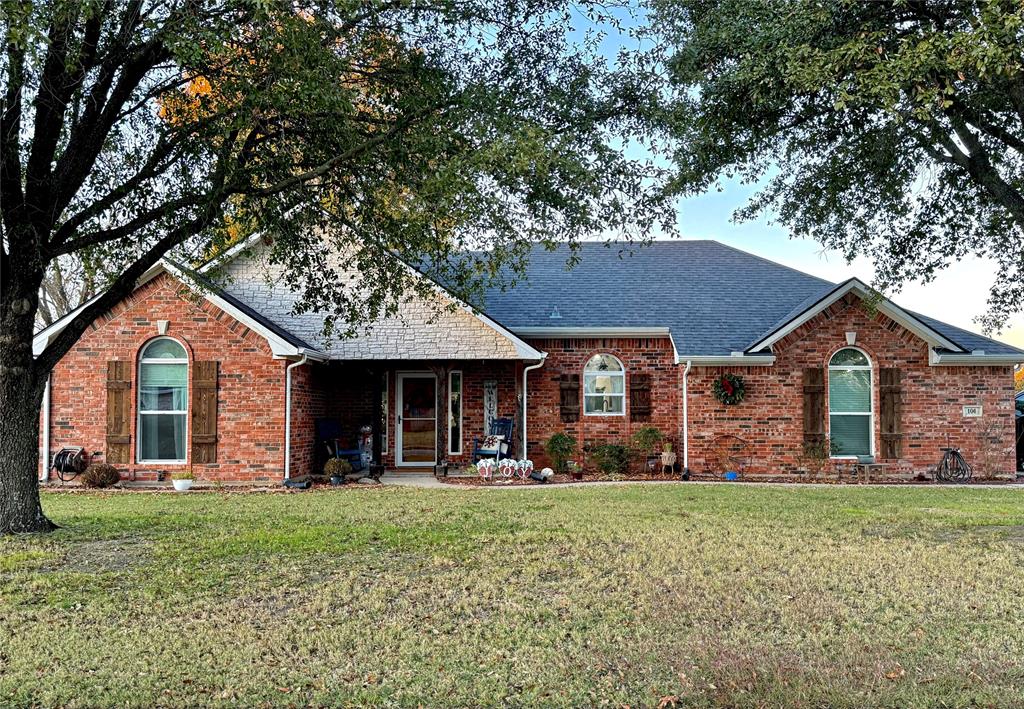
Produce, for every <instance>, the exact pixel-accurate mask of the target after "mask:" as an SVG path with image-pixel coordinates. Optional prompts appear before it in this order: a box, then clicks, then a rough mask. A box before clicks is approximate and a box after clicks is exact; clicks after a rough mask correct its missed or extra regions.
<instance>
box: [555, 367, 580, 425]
mask: <svg viewBox="0 0 1024 709" xmlns="http://www.w3.org/2000/svg"><path fill="white" fill-rule="evenodd" d="M558 388H559V392H560V395H561V399H560V402H561V412H562V421H563V422H564V423H572V422H573V421H578V420H579V418H580V375H578V374H563V375H562V376H561V377H560V378H559V380H558Z"/></svg>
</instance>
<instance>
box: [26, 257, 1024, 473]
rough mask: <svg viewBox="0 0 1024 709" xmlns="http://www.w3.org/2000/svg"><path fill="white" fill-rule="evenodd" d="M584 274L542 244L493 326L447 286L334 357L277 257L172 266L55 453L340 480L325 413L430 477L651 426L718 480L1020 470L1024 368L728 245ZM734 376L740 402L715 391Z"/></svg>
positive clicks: (381, 455)
mask: <svg viewBox="0 0 1024 709" xmlns="http://www.w3.org/2000/svg"><path fill="white" fill-rule="evenodd" d="M580 256H581V260H580V263H579V265H578V266H577V267H576V268H575V269H573V270H572V271H566V269H565V263H566V259H567V257H568V252H567V251H566V250H565V249H558V250H555V251H543V250H539V249H538V250H537V251H536V252H535V253H534V255H533V257H532V259H531V261H530V265H529V269H528V273H527V274H526V277H525V278H524V279H522V281H521V282H520V283H519V284H517V285H515V286H514V287H512V288H509V289H507V290H500V289H495V290H493V291H491V292H488V293H487V294H486V296H485V298H484V301H483V302H482V303H480V304H478V307H477V308H471V307H468V306H466V305H464V304H462V303H456V304H455V305H456V307H455V308H454V309H452V308H447V309H444V308H439V307H437V306H438V304H439V303H441V304H445V303H447V304H451V302H452V299H451V296H450V295H448V294H447V293H446V292H445V291H444V290H443V289H442V288H440V287H438V289H437V291H436V298H437V300H438V302H437V303H431V302H428V301H427V300H424V299H422V298H419V297H410V298H408V299H407V300H406V301H405V302H403V305H402V307H401V309H400V313H399V314H398V315H397V316H395V317H392V318H385V319H383V320H381V321H378V322H375V323H372V324H370V325H368V326H367V327H366V328H365V329H363V330H362V331H361V332H360V333H359V334H358V335H357V336H356V337H353V338H350V339H343V340H338V339H335V340H331V341H324V340H323V338H321V336H320V333H321V331H322V328H323V316H322V315H321V314H318V313H307V314H302V315H298V314H296V313H295V312H294V311H293V305H294V303H295V300H296V298H295V295H294V294H292V293H291V292H290V291H289V290H288V289H287V287H285V286H284V285H282V279H281V278H280V273H279V272H278V271H277V270H276V269H275V268H274V267H273V266H272V265H271V264H268V263H266V262H265V258H264V256H263V253H262V251H261V248H260V246H259V244H258V242H256V243H255V245H252V244H249V245H245V246H243V247H239V248H236V249H235V250H233V251H232V252H229V254H228V255H227V257H226V263H225V264H223V265H222V271H223V274H224V278H223V282H221V281H220V280H219V281H218V284H217V285H213V284H210V283H206V282H204V281H203V278H204V277H203V276H201V275H198V274H190V275H187V274H185V273H184V272H182V271H181V270H180V269H178V268H176V267H175V266H174V265H173V264H172V263H169V262H163V263H161V264H159V265H158V266H155V267H154V268H153V269H151V270H150V271H149V272H148V273H147V274H146V275H145V276H144V277H143V278H142V279H140V281H139V284H138V287H137V289H136V291H135V292H134V293H133V295H132V296H131V297H130V298H128V299H126V300H124V301H123V302H121V303H120V304H119V305H118V306H117V307H116V308H114V309H113V310H112V311H110V312H109V313H107V314H106V315H105V316H104V317H103V318H100V319H99V320H97V321H96V322H95V323H94V324H93V325H92V327H91V329H90V330H89V331H88V332H87V333H86V334H85V335H84V336H83V337H82V338H81V339H80V341H79V342H78V343H77V345H76V346H75V347H74V348H73V349H72V350H71V351H70V352H69V353H68V354H67V355H66V356H65V357H64V358H63V360H62V361H61V362H60V363H59V365H58V366H57V367H56V368H55V370H54V372H53V373H52V376H51V380H50V385H49V388H48V392H47V394H46V396H45V398H44V403H43V411H42V412H41V416H42V420H43V435H42V437H41V446H42V452H43V455H44V457H43V459H44V460H48V459H49V456H50V455H52V453H53V452H55V451H56V450H58V449H60V448H61V447H63V446H70V445H76V446H84V447H85V448H86V450H87V451H89V452H90V453H94V452H100V453H101V454H102V455H103V456H104V458H105V459H106V460H107V461H108V462H111V463H113V464H115V465H116V466H118V467H119V468H121V469H122V475H123V476H124V477H126V478H128V479H135V480H148V479H155V478H157V477H162V476H163V474H166V473H173V472H175V471H178V470H183V469H190V470H192V471H193V472H194V474H195V475H196V477H198V478H200V479H205V480H221V481H225V482H261V483H265V482H271V483H273V482H279V481H281V480H282V479H284V478H286V477H289V476H295V475H299V474H304V473H308V472H313V471H314V468H316V467H318V466H319V464H320V461H321V458H322V456H321V455H320V451H319V450H318V444H317V440H316V428H317V427H316V422H317V421H318V420H321V419H328V420H333V421H337V422H338V424H339V425H340V428H341V429H342V430H344V431H347V432H350V433H351V435H352V437H353V439H354V437H355V435H356V433H357V432H358V431H359V429H360V428H361V427H363V426H370V427H371V428H372V429H373V430H374V440H375V441H376V445H375V446H374V450H375V451H376V452H375V457H376V458H377V459H378V460H379V461H380V463H381V464H383V465H384V466H385V467H386V468H389V469H396V470H411V469H423V468H432V466H434V465H435V463H438V462H440V461H442V460H448V461H451V462H452V463H463V462H467V461H469V460H470V459H471V457H472V452H473V439H474V437H476V436H479V435H481V434H482V433H483V432H484V431H485V429H486V427H487V422H488V421H489V420H491V419H493V418H496V417H507V418H512V419H514V421H515V430H514V435H513V438H514V442H513V449H514V450H513V452H514V454H515V455H516V456H517V457H524V456H527V457H530V458H532V459H534V460H536V461H538V462H540V461H543V459H544V454H543V450H542V443H543V441H544V440H545V439H546V438H547V437H548V436H550V435H551V434H552V433H554V432H556V431H568V432H570V433H572V435H574V436H575V437H576V439H577V440H578V441H579V442H580V444H581V446H586V445H587V444H594V443H600V442H626V441H628V440H629V438H630V437H631V436H632V434H633V433H634V432H635V431H636V430H637V429H638V428H640V427H642V426H650V425H653V426H655V427H657V428H658V429H660V430H661V431H662V433H663V434H665V436H666V437H667V438H668V439H669V440H671V441H673V442H674V443H675V444H676V446H677V450H678V451H679V452H680V459H681V462H683V463H684V464H685V465H686V466H687V467H689V468H690V469H692V470H695V471H711V472H720V471H719V470H717V468H718V467H720V466H721V451H722V449H723V445H724V444H723V441H728V442H729V445H730V446H731V447H732V449H734V450H739V451H741V452H742V454H741V457H742V465H743V468H744V471H745V472H747V473H749V474H751V475H756V474H771V473H801V472H806V471H807V470H808V469H809V468H811V467H813V463H812V462H811V461H810V458H811V457H810V456H809V455H808V452H807V451H808V450H809V447H810V448H815V446H817V447H818V448H820V446H822V445H824V446H826V448H825V449H823V450H825V453H826V454H827V455H826V456H825V457H826V458H831V459H832V460H833V461H842V460H846V459H850V458H851V457H854V456H858V455H863V456H874V457H875V458H876V459H877V460H879V461H880V462H884V463H887V464H888V467H887V468H886V470H887V471H893V472H900V473H916V472H923V471H926V470H928V469H930V468H931V467H933V466H934V464H935V462H936V461H937V460H938V459H939V457H940V456H941V452H940V451H939V449H940V448H941V447H942V446H944V445H946V444H947V442H948V443H952V444H954V445H958V446H960V447H961V448H962V449H963V451H964V454H965V456H966V457H967V459H968V461H970V462H971V463H972V464H974V465H975V467H976V468H978V469H979V470H981V472H983V473H1009V472H1011V471H1012V470H1013V469H1014V405H1013V368H1014V365H1015V364H1017V363H1020V362H1024V352H1022V351H1020V350H1017V349H1015V348H1012V347H1009V346H1007V345H1005V344H1002V343H999V342H996V341H994V340H990V339H987V338H984V337H981V336H979V335H976V334H973V333H970V332H967V331H965V330H962V329H959V328H955V327H952V326H950V325H946V324H944V323H941V322H939V321H937V320H934V319H931V318H928V317H925V316H922V315H918V314H915V313H911V312H908V311H906V310H904V309H902V308H900V307H899V306H897V305H896V304H895V303H892V302H891V301H888V300H886V299H879V298H877V297H875V296H874V295H873V294H872V292H871V291H870V289H869V288H868V287H867V286H865V285H864V284H863V283H861V282H860V281H857V280H855V279H854V280H850V281H847V282H844V283H841V284H833V283H829V282H826V281H823V280H820V279H817V278H814V277H812V276H808V275H806V274H803V273H800V272H798V271H794V270H792V269H789V268H786V267H783V266H781V265H779V264H775V263H772V262H770V261H766V260H764V259H761V258H759V257H755V256H753V255H750V254H746V253H744V252H741V251H737V250H735V249H732V248H730V247H726V246H724V245H722V244H718V243H716V242H709V241H672V242H656V243H654V244H653V245H651V246H647V247H643V248H638V249H630V248H628V247H625V246H618V245H612V246H610V247H609V246H606V245H603V244H587V245H584V247H583V249H582V252H581V254H580ZM424 277H425V276H424ZM200 282H202V285H196V284H197V283H200ZM62 324H63V321H58V322H57V323H55V324H54V325H52V326H50V327H49V328H47V329H45V330H43V331H41V332H40V333H39V334H38V335H37V337H36V343H35V346H36V349H37V351H41V350H42V349H43V348H44V347H45V346H46V343H47V342H48V341H49V339H50V338H51V337H53V336H54V335H55V334H56V333H57V332H59V331H60V328H61V327H62ZM725 374H733V375H736V377H738V378H739V382H740V383H741V385H742V387H743V388H744V390H745V398H744V399H743V400H742V402H740V403H737V404H732V405H728V404H725V403H722V401H720V400H719V398H717V397H716V396H715V394H714V393H713V391H714V387H715V383H716V381H720V380H721V379H722V377H723V375H725ZM733 381H734V382H735V381H737V380H733ZM44 467H45V466H44ZM41 474H42V476H43V477H44V478H45V477H46V476H47V471H41Z"/></svg>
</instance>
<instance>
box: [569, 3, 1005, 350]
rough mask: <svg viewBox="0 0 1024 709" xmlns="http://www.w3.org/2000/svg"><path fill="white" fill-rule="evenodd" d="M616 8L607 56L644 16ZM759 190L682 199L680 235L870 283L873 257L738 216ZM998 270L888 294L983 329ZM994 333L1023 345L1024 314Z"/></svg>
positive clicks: (580, 28)
mask: <svg viewBox="0 0 1024 709" xmlns="http://www.w3.org/2000/svg"><path fill="white" fill-rule="evenodd" d="M616 14H617V15H618V16H619V17H620V18H622V19H623V22H624V28H623V31H621V32H620V31H616V30H614V29H612V28H610V27H608V26H602V27H601V30H602V31H604V32H605V33H606V35H605V36H604V38H603V40H602V41H601V52H602V53H603V54H604V56H605V58H606V59H607V60H609V61H614V57H615V55H616V53H617V52H618V51H619V50H620V49H621V48H623V47H636V46H637V41H636V40H635V38H633V37H630V36H629V34H628V27H629V26H636V25H638V24H639V22H640V20H639V19H636V18H628V17H627V13H625V12H622V11H619V12H616ZM588 28H589V29H591V30H594V29H596V27H595V26H594V25H592V24H591V23H589V22H588V21H587V20H586V19H584V18H582V17H580V21H579V24H578V25H577V26H576V27H574V28H573V30H574V31H573V32H572V34H575V35H577V36H579V37H580V38H582V36H583V33H584V32H585V31H586V30H587V29H588ZM755 191H756V186H753V185H742V184H740V183H739V182H738V181H732V182H729V181H723V183H722V184H721V190H720V191H712V192H708V193H706V194H704V195H701V196H699V197H693V198H689V199H685V200H680V201H679V203H678V214H679V222H678V223H679V231H680V233H681V235H682V238H688V239H715V240H716V241H721V242H723V243H726V244H729V245H730V246H734V247H736V248H738V249H743V250H744V251H749V252H751V253H755V254H757V255H759V256H763V257H765V258H768V259H771V260H773V261H777V262H779V263H782V264H785V265H787V266H790V267H792V268H797V269H799V270H801V271H805V272H807V273H810V274H813V275H815V276H818V277H820V278H825V279H828V280H830V281H842V280H845V279H847V278H850V277H853V276H855V277H857V278H860V279H861V280H862V281H865V282H867V283H871V282H872V280H873V277H874V267H873V265H872V263H871V261H870V260H869V259H866V258H859V259H857V260H856V261H854V262H853V263H852V264H847V263H846V260H845V259H844V258H843V257H842V255H841V254H839V253H838V252H834V251H832V252H829V251H825V250H823V249H822V247H821V245H820V244H818V243H817V242H815V241H811V240H805V239H793V238H791V235H790V232H789V230H788V229H786V228H785V227H784V226H781V225H779V224H773V223H771V217H770V215H763V216H761V217H760V218H758V219H757V220H755V221H748V222H739V223H737V222H734V221H733V219H732V215H733V213H734V212H735V210H736V209H738V208H739V207H741V206H743V205H744V204H746V202H747V200H748V199H749V198H750V196H751V195H753V194H754V192H755ZM994 272H995V265H994V264H993V263H992V262H990V261H986V260H982V259H976V258H973V259H966V260H964V261H961V262H958V263H954V264H952V265H951V266H950V267H949V268H947V269H945V270H944V271H942V272H940V273H939V274H938V276H937V277H936V278H934V279H933V280H932V281H931V282H930V283H927V284H924V283H919V282H917V283H907V284H905V285H904V287H903V288H902V289H901V290H900V291H898V292H890V293H886V295H887V296H889V297H890V298H891V299H892V300H894V301H895V302H896V303H898V304H899V305H901V306H902V307H905V308H908V309H910V310H915V311H918V312H921V313H923V314H925V315H930V316H932V317H935V318H938V319H940V320H943V321H945V322H948V323H950V324H952V325H956V326H958V327H962V328H965V329H967V330H972V331H975V332H980V327H979V326H978V325H977V324H976V323H975V322H974V320H975V318H977V317H979V316H981V315H982V314H983V313H984V312H985V310H986V303H985V301H986V299H987V298H988V293H989V288H990V287H991V285H992V281H993V273H994ZM992 336H993V337H994V338H995V339H998V340H1002V341H1004V342H1007V343H1009V344H1012V345H1015V346H1017V347H1021V348H1024V314H1018V315H1016V316H1014V317H1013V318H1011V319H1010V320H1009V321H1008V322H1006V323H1005V325H1004V327H1003V329H1002V332H1001V333H999V334H993V335H992Z"/></svg>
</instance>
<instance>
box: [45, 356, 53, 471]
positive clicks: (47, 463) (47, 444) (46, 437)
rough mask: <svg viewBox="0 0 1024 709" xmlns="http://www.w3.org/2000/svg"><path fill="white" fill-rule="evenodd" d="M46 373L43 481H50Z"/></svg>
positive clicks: (47, 379)
mask: <svg viewBox="0 0 1024 709" xmlns="http://www.w3.org/2000/svg"><path fill="white" fill-rule="evenodd" d="M52 377H53V375H52V374H47V375H46V388H45V389H43V482H44V483H46V482H50V379H51V378H52Z"/></svg>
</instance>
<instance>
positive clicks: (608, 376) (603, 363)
mask: <svg viewBox="0 0 1024 709" xmlns="http://www.w3.org/2000/svg"><path fill="white" fill-rule="evenodd" d="M583 413H584V414H587V415H588V416H622V415H624V414H625V413H626V369H625V367H623V366H622V362H620V361H619V360H618V359H617V358H616V357H614V356H612V355H610V354H596V355H594V356H593V357H591V358H590V361H589V362H587V365H586V366H585V367H584V368H583Z"/></svg>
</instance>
